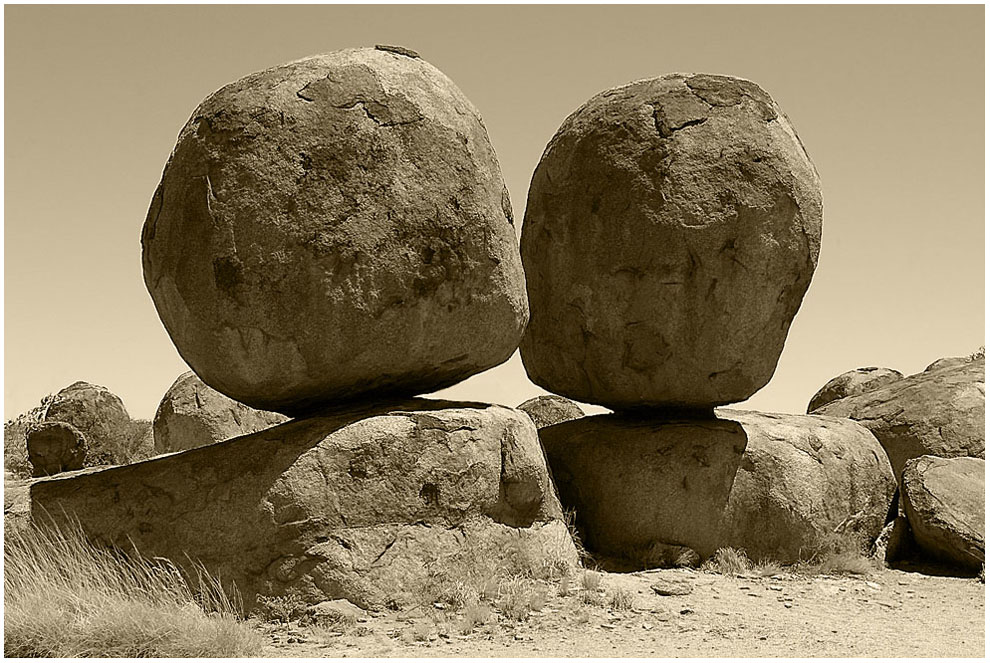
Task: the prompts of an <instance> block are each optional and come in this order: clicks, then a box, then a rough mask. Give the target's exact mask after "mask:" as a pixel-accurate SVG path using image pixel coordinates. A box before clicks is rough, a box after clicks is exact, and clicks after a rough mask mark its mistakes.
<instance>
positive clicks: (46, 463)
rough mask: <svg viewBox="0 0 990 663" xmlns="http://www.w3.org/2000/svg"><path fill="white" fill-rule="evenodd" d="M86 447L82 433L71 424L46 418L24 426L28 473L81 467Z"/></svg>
mask: <svg viewBox="0 0 990 663" xmlns="http://www.w3.org/2000/svg"><path fill="white" fill-rule="evenodd" d="M87 450H88V445H87V444H86V437H85V436H84V435H83V434H82V433H81V432H80V431H79V429H78V428H76V427H75V426H73V425H72V424H67V423H64V422H61V421H46V422H42V423H39V424H35V425H34V426H32V427H31V428H30V429H29V430H28V434H27V451H28V460H29V461H30V462H31V467H32V476H35V477H43V476H49V475H51V474H58V473H59V472H67V471H69V470H79V469H82V468H83V467H84V466H85V464H86V452H87Z"/></svg>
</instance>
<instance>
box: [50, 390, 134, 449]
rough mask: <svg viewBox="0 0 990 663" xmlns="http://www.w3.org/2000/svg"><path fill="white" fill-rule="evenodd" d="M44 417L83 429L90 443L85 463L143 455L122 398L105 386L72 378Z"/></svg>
mask: <svg viewBox="0 0 990 663" xmlns="http://www.w3.org/2000/svg"><path fill="white" fill-rule="evenodd" d="M45 421H61V422H63V423H67V424H71V425H73V426H74V427H76V428H78V429H79V430H80V431H82V433H83V435H85V436H86V442H87V443H88V445H89V453H88V455H87V460H86V462H87V464H88V465H119V464H122V463H129V462H131V461H133V460H138V459H140V457H142V453H141V449H140V448H139V445H140V443H141V440H140V439H134V437H133V435H132V432H133V431H132V426H131V417H130V415H129V414H128V413H127V409H126V408H125V407H124V402H123V401H122V400H120V397H119V396H117V395H116V394H114V393H113V392H112V391H110V390H109V389H107V388H106V387H101V386H100V385H95V384H90V383H89V382H82V381H79V382H74V383H72V384H71V385H69V386H68V387H66V388H65V389H63V390H62V391H60V392H58V393H57V394H55V397H54V398H53V399H52V401H51V403H50V404H49V405H48V409H47V411H46V412H45Z"/></svg>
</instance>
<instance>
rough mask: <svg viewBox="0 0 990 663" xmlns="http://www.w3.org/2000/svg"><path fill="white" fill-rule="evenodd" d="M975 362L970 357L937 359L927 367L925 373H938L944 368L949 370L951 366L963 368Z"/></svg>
mask: <svg viewBox="0 0 990 663" xmlns="http://www.w3.org/2000/svg"><path fill="white" fill-rule="evenodd" d="M971 361H973V359H972V358H970V357H942V358H941V359H936V360H935V361H933V362H932V363H930V364H928V366H926V367H925V370H924V371H922V372H923V373H927V372H928V371H937V370H939V369H942V368H949V367H950V366H963V365H965V364H968V363H969V362H971Z"/></svg>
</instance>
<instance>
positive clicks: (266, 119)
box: [142, 47, 529, 416]
mask: <svg viewBox="0 0 990 663" xmlns="http://www.w3.org/2000/svg"><path fill="white" fill-rule="evenodd" d="M142 244H143V247H144V248H143V263H144V278H145V284H146V285H147V287H148V290H149V292H150V293H151V296H152V299H153V300H154V303H155V307H156V308H157V310H158V314H159V315H160V316H161V319H162V322H163V323H164V325H165V328H166V329H167V330H168V333H169V335H170V336H171V338H172V341H173V342H174V343H175V346H176V348H177V349H178V351H179V353H180V354H181V355H182V357H183V358H184V359H185V360H186V362H187V363H188V364H189V366H191V367H192V368H193V370H194V371H195V372H196V374H197V375H199V377H200V378H201V379H202V380H203V381H204V382H205V383H206V384H208V385H210V386H211V387H213V388H214V389H216V390H217V391H220V392H221V393H223V394H226V395H227V396H229V397H231V398H233V399H235V400H237V401H240V402H242V403H245V404H247V405H250V406H251V407H254V408H258V409H262V410H271V411H277V412H282V413H285V414H288V415H291V416H297V415H300V414H304V413H312V412H313V411H315V410H316V409H320V408H321V407H322V406H324V405H329V404H333V403H336V402H338V401H345V400H346V401H349V400H354V399H357V398H359V397H361V396H368V395H377V396H383V395H390V396H395V395H403V396H408V395H414V394H420V393H427V392H431V391H434V390H437V389H440V388H443V387H447V386H450V385H453V384H455V383H457V382H459V381H461V380H463V379H465V378H467V377H469V376H471V375H473V374H475V373H478V372H481V371H483V370H486V369H488V368H491V367H492V366H495V365H497V364H500V363H502V362H504V361H505V360H507V359H508V358H509V357H510V356H511V355H512V353H513V352H514V351H515V349H516V347H517V346H518V343H519V339H520V337H521V336H522V333H523V330H524V328H525V326H526V322H527V320H528V316H529V313H528V303H527V299H526V292H525V279H524V275H523V271H522V264H521V262H520V258H519V250H518V245H517V243H516V235H515V231H514V229H513V225H512V211H511V205H510V201H509V196H508V191H507V189H506V188H505V185H504V183H503V181H502V175H501V171H500V169H499V165H498V161H497V159H496V157H495V152H494V150H493V149H492V146H491V144H490V142H489V140H488V134H487V131H486V129H485V126H484V124H483V122H482V119H481V116H480V115H479V113H478V111H477V110H476V109H475V107H474V106H473V105H472V104H471V102H470V101H468V99H467V98H466V97H465V96H464V94H463V93H462V92H461V91H460V90H459V89H458V88H457V86H456V85H454V83H452V82H451V81H450V79H448V78H447V77H446V76H444V75H443V74H442V73H441V72H440V71H438V70H437V69H436V68H434V67H433V66H431V65H430V64H428V63H426V62H425V61H423V60H422V59H420V58H418V57H416V56H415V54H413V53H412V52H409V51H405V50H404V49H398V48H392V47H383V48H380V49H379V48H376V49H371V48H360V49H350V50H344V51H338V52H334V53H330V54H326V55H319V56H315V57H310V58H306V59H303V60H297V61H295V62H291V63H288V64H283V65H280V66H277V67H273V68H271V69H267V70H265V71H261V72H258V73H255V74H251V75H250V76H247V77H245V78H243V79H241V80H239V81H237V82H235V83H232V84H230V85H227V86H226V87H224V88H222V89H220V90H219V91H217V92H215V93H214V94H212V95H211V96H209V97H208V98H207V99H206V100H205V101H203V103H202V104H201V105H200V106H199V107H198V108H197V109H196V110H195V111H194V112H193V115H192V118H191V119H190V120H189V121H188V123H187V124H186V125H185V127H184V128H183V129H182V132H181V133H180V135H179V138H178V142H177V144H176V146H175V150H174V151H173V153H172V156H171V157H170V159H169V161H168V164H167V165H166V166H165V171H164V173H163V175H162V181H161V183H160V184H159V186H158V189H157V191H156V192H155V194H154V197H153V199H152V201H151V206H150V209H149V211H148V216H147V220H146V221H145V225H144V231H143V235H142Z"/></svg>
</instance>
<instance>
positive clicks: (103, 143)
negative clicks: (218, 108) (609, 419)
mask: <svg viewBox="0 0 990 663" xmlns="http://www.w3.org/2000/svg"><path fill="white" fill-rule="evenodd" d="M4 16H5V26H6V27H5V31H6V32H5V62H6V64H5V79H6V82H5V93H6V96H5V98H6V101H5V108H4V110H5V143H6V153H5V159H4V162H5V166H6V168H5V173H6V177H5V181H4V185H5V199H4V239H5V250H4V279H5V285H4V295H5V300H4V314H5V318H4V332H5V348H4V359H5V368H4V418H5V419H8V418H10V417H13V416H15V415H17V414H19V413H20V412H23V411H25V410H27V409H29V408H30V407H33V406H34V405H36V404H37V403H38V401H39V400H40V399H41V398H42V397H43V396H44V395H45V394H48V393H51V392H54V391H58V390H59V389H61V388H62V387H65V386H67V385H69V384H71V383H72V382H74V381H76V380H86V381H89V382H94V383H96V384H101V385H104V386H106V387H108V388H109V389H110V390H111V391H113V392H115V393H116V394H118V395H119V396H120V397H121V398H122V399H123V400H124V403H125V404H126V406H127V408H128V410H129V411H130V413H131V415H132V416H134V417H142V418H150V417H151V416H153V414H154V411H155V409H156V408H157V406H158V402H159V400H160V399H161V397H162V395H163V394H164V392H165V390H166V389H167V388H168V387H169V385H170V384H171V383H172V381H173V380H174V379H175V378H176V377H177V376H178V375H179V374H180V373H182V372H183V371H185V370H187V367H186V366H185V364H184V362H183V361H182V360H181V359H180V357H179V355H178V353H177V352H176V350H175V348H174V346H173V345H172V343H171V341H170V340H169V338H168V335H167V334H166V333H165V330H164V328H163V327H162V325H161V322H160V321H159V319H158V316H157V314H156V312H155V309H154V306H153V304H152V302H151V298H150V296H149V295H148V293H147V291H146V290H145V287H144V282H143V279H142V275H141V244H140V235H141V226H142V224H143V222H144V218H145V214H146V212H147V209H148V204H149V202H150V200H151V196H152V193H153V192H154V190H155V186H156V185H157V183H158V181H159V179H160V177H161V171H162V168H163V166H164V165H165V161H166V159H167V158H168V155H169V153H170V151H171V149H172V146H173V145H174V143H175V138H176V136H177V135H178V132H179V129H180V128H181V127H182V125H183V124H184V123H185V122H186V120H187V119H188V117H189V115H190V114H191V113H192V111H193V109H194V108H195V107H196V106H197V105H198V104H199V102H200V101H201V100H202V99H203V98H204V97H206V96H207V95H208V94H210V93H211V92H213V91H214V90H216V89H217V88H219V87H221V86H223V85H225V84H226V83H229V82H231V81H233V80H236V79H238V78H240V77H242V76H244V75H246V74H249V73H251V72H253V71H257V70H259V69H263V68H267V67H270V66H273V65H276V64H279V63H282V62H287V61H290V60H295V59H298V58H301V57H305V56H307V55H313V54H316V53H320V52H327V51H333V50H338V49H341V48H349V47H355V46H373V45H374V44H376V43H388V44H401V45H403V46H406V47H409V48H412V49H414V50H416V51H419V53H420V54H421V56H422V57H423V58H424V59H426V60H427V61H429V62H430V63H432V64H433V65H435V66H436V67H438V68H439V69H440V70H442V71H443V72H444V73H446V74H447V75H448V76H449V77H450V78H451V79H452V80H453V81H454V82H455V83H457V85H458V86H459V87H460V88H461V89H462V90H463V91H464V93H465V94H466V95H467V96H468V98H469V99H471V101H472V102H473V103H474V104H475V106H476V107H477V108H478V109H479V111H480V112H481V114H482V116H483V117H484V119H485V123H486V125H487V127H488V132H489V135H490V137H491V141H492V144H493V145H494V147H495V150H496V152H497V154H498V157H499V161H500V163H501V166H502V172H503V174H504V176H505V180H506V184H507V186H508V188H509V191H510V194H511V197H512V202H513V207H514V208H515V215H516V218H517V219H518V220H520V221H521V220H522V219H523V216H524V212H525V204H526V193H527V189H528V186H529V180H530V177H531V176H532V173H533V170H534V168H535V167H536V164H537V162H538V161H539V158H540V155H541V154H542V152H543V149H544V147H545V146H546V143H547V142H548V141H549V140H550V138H551V137H552V136H553V134H554V132H555V131H556V130H557V127H558V126H559V125H560V123H561V122H562V121H563V119H564V118H565V117H566V116H567V115H569V114H570V113H571V112H572V111H574V110H575V109H577V108H578V107H579V106H580V105H581V104H583V103H584V102H585V101H586V100H587V99H588V98H590V97H591V96H593V95H594V94H596V93H598V92H600V91H602V90H604V89H607V88H609V87H613V86H616V85H621V84H624V83H627V82H630V81H633V80H638V79H642V78H650V77H654V76H658V75H661V74H664V73H670V72H697V73H701V72H704V73H716V74H728V75H733V76H741V77H744V78H748V79H750V80H753V81H755V82H756V83H758V84H759V85H761V86H762V87H763V88H764V89H765V90H767V91H768V92H769V93H770V94H771V96H773V97H774V99H776V101H777V102H778V103H779V105H780V106H781V108H783V110H784V111H785V112H786V113H787V115H788V116H789V118H790V119H791V122H792V124H793V125H794V126H795V128H796V130H797V132H798V134H799V135H800V136H801V139H802V140H803V142H804V144H805V147H806V148H807V150H808V152H809V154H810V155H811V158H812V160H813V161H814V162H815V164H816V166H817V168H818V171H819V173H820V175H821V181H822V188H823V196H824V200H825V216H824V224H823V240H822V249H821V259H820V262H819V265H818V270H817V272H816V273H815V277H814V280H813V281H812V284H811V287H810V288H809V290H808V293H807V295H806V296H805V299H804V304H803V305H802V307H801V310H800V311H799V312H798V315H797V317H796V319H795V321H794V324H793V325H792V327H791V331H790V335H789V337H788V340H787V344H786V346H785V348H784V352H783V354H782V355H781V358H780V362H779V364H778V367H777V372H776V374H775V375H774V377H773V379H772V380H771V381H770V384H769V385H768V386H766V387H765V388H764V389H763V390H761V391H760V392H758V393H757V394H756V395H755V396H754V397H752V398H751V399H750V400H749V401H747V402H746V403H744V404H740V405H738V406H735V407H745V408H751V409H760V410H764V411H773V412H795V413H803V412H804V410H805V407H806V405H807V402H808V400H809V399H810V398H811V396H812V395H813V394H814V393H815V392H816V391H817V390H818V388H819V387H821V385H822V384H824V383H825V382H826V381H827V380H828V379H830V378H831V377H833V376H835V375H838V374H839V373H842V372H844V371H846V370H849V369H852V368H856V367H859V366H887V367H890V368H895V369H898V370H900V371H902V372H904V373H905V374H907V373H913V372H917V371H920V370H922V369H923V368H924V367H925V366H927V365H928V364H929V363H930V362H931V361H933V360H935V359H937V358H939V357H944V356H957V355H963V354H968V353H970V352H972V351H974V350H975V349H976V348H978V347H979V346H981V345H983V344H984V296H985V291H984V274H985V270H984V257H985V252H984V238H985V235H984V228H985V226H984V64H983V63H984V7H983V6H981V5H970V6H954V7H949V6H893V5H887V6H860V7H858V6H796V7H795V6H773V5H768V6H739V5H735V6H625V7H611V6H577V7H575V6H559V5H558V6H543V7H538V6H489V7H470V6H468V7H464V6H346V5H343V6H341V5H338V6H295V7H279V6H205V7H204V6H132V7H125V6H103V7H94V6H89V7H86V6H5V7H4ZM440 393H441V395H444V396H447V397H453V398H460V399H468V400H479V401H489V402H497V403H503V404H506V405H512V406H514V405H518V404H519V403H521V402H522V401H524V400H526V399H527V398H530V397H532V396H534V395H536V394H539V393H544V392H543V391H542V390H541V389H539V388H538V387H536V386H535V385H533V384H532V383H530V382H529V380H528V379H527V377H526V374H525V372H524V370H523V368H522V364H521V362H520V361H519V357H518V353H517V354H516V355H515V356H514V357H513V359H512V360H510V361H509V362H508V363H506V364H503V365H502V366H500V367H498V368H496V369H493V370H490V371H487V372H485V373H483V374H481V375H477V376H475V377H473V378H471V379H469V380H467V381H465V382H463V383H461V384H459V385H457V386H455V387H452V388H450V389H447V390H445V391H443V392H440Z"/></svg>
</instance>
